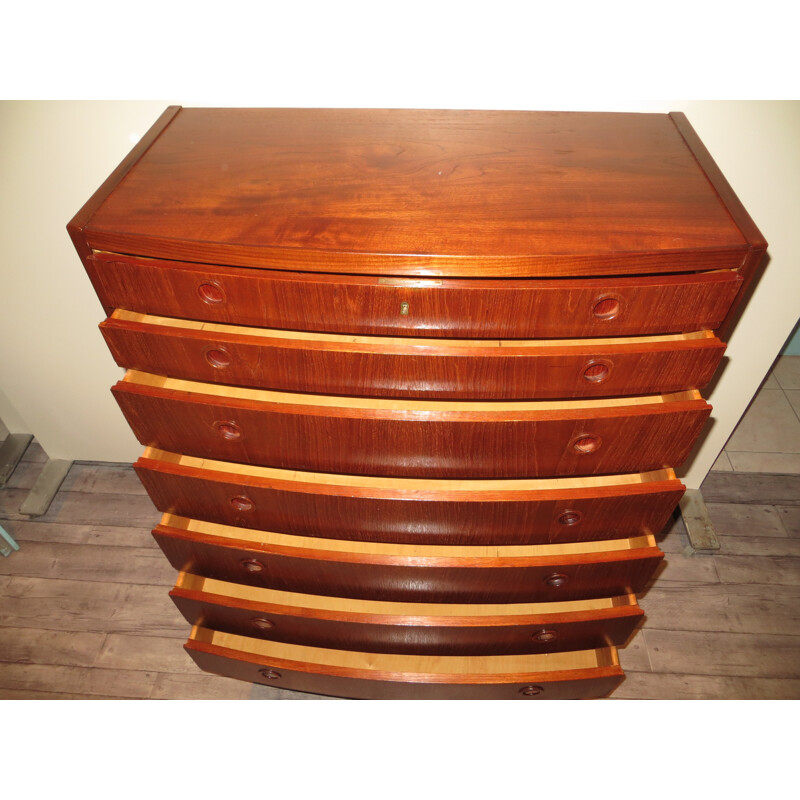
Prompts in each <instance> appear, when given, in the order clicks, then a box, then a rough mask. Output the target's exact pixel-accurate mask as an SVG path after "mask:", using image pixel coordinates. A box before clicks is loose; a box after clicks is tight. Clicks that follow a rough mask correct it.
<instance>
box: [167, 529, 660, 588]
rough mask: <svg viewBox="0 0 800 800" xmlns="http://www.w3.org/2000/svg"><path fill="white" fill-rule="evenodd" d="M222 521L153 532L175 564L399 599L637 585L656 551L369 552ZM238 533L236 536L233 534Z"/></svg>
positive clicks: (283, 584)
mask: <svg viewBox="0 0 800 800" xmlns="http://www.w3.org/2000/svg"><path fill="white" fill-rule="evenodd" d="M219 527H221V526H219ZM228 530H229V531H232V533H229V534H228V535H225V536H221V535H218V534H209V533H207V532H200V531H198V530H187V529H181V528H173V527H171V526H169V525H164V524H162V525H159V526H158V527H157V528H155V530H154V531H153V536H154V537H155V539H156V541H157V542H158V544H159V546H160V547H161V549H162V550H163V552H164V554H165V555H166V557H167V558H168V560H169V562H170V563H171V564H172V566H173V567H175V569H177V570H178V571H179V572H191V573H192V574H195V575H201V576H204V577H208V578H215V579H216V580H222V581H230V582H232V583H241V584H245V585H249V586H260V587H265V588H269V589H278V590H280V591H287V592H301V593H304V594H319V595H334V596H337V597H353V598H360V599H365V600H391V601H401V602H405V601H408V602H428V603H530V602H550V601H557V600H581V599H589V598H599V597H612V596H616V595H623V594H629V593H630V592H639V591H642V590H643V589H644V587H645V586H646V585H647V583H648V581H649V580H650V578H651V577H652V575H653V573H654V572H655V570H656V568H657V567H658V565H659V563H660V562H661V559H662V558H663V553H662V552H661V551H660V550H659V549H658V547H656V546H655V544H641V545H638V546H636V547H628V548H627V549H623V547H622V545H620V549H613V550H606V551H599V552H592V553H567V554H564V553H554V554H552V555H542V554H540V553H538V551H530V550H526V548H514V549H515V550H519V551H522V552H521V553H517V552H515V553H513V554H509V555H507V556H498V555H496V553H497V548H487V549H486V551H488V552H483V553H482V552H481V551H482V550H483V549H482V548H474V547H465V548H454V549H458V550H463V551H464V552H463V553H459V554H456V555H439V554H438V552H441V550H439V551H438V552H437V549H436V548H435V547H431V548H427V547H417V548H408V549H406V550H402V549H400V550H397V551H396V552H395V551H380V552H378V553H374V552H365V551H363V550H359V549H357V548H356V547H355V543H353V547H351V548H350V549H349V550H341V549H327V548H326V547H325V546H323V545H320V544H318V543H319V542H324V541H325V540H314V539H305V538H304V537H281V540H282V541H285V540H286V539H295V540H296V541H295V542H292V543H291V544H285V543H284V544H272V543H264V542H263V541H252V539H246V538H245V536H246V534H245V533H244V532H241V531H239V532H237V530H236V529H228ZM237 533H238V535H239V536H240V537H241V538H238V539H237V538H235V537H236V535H237ZM255 534H256V535H257V537H258V538H261V539H262V540H263V539H266V538H274V537H267V536H266V534H265V532H263V531H258V532H255ZM624 541H625V542H628V541H629V540H624ZM634 541H635V540H634ZM387 547H388V546H387ZM394 547H396V548H399V547H401V546H399V545H394ZM530 552H536V553H537V554H536V555H529V554H528V553H530Z"/></svg>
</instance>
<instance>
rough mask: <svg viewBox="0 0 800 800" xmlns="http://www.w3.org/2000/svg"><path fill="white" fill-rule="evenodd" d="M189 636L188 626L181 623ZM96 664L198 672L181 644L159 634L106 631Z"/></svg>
mask: <svg viewBox="0 0 800 800" xmlns="http://www.w3.org/2000/svg"><path fill="white" fill-rule="evenodd" d="M184 630H185V633H186V636H185V637H184V638H185V639H188V638H189V630H190V629H189V626H188V625H186V627H185V629H184ZM96 666H98V667H103V668H104V669H139V670H145V671H153V672H177V673H180V674H186V675H201V674H202V672H201V670H200V669H199V667H198V666H197V665H196V664H195V663H194V661H192V659H191V658H190V656H189V655H188V654H187V653H186V651H185V650H184V649H183V647H182V646H181V645H179V644H178V643H177V642H176V641H175V640H174V639H169V638H166V637H163V636H142V635H139V636H131V635H128V634H123V633H110V634H108V636H107V638H106V640H105V642H104V644H103V648H102V651H101V652H100V653H99V655H98V657H97V661H96Z"/></svg>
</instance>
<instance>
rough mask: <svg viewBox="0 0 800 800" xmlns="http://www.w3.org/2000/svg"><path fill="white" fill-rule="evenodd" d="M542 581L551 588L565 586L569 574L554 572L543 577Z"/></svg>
mask: <svg viewBox="0 0 800 800" xmlns="http://www.w3.org/2000/svg"><path fill="white" fill-rule="evenodd" d="M544 582H545V583H546V584H547V585H548V586H550V587H552V588H553V589H558V588H560V587H561V586H566V584H567V583H569V576H568V575H564V574H563V573H561V572H554V573H553V574H552V575H548V576H547V577H546V578H545V579H544Z"/></svg>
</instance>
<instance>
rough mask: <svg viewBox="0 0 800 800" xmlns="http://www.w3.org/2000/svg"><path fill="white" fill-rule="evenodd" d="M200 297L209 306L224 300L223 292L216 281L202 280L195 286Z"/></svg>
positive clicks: (216, 304)
mask: <svg viewBox="0 0 800 800" xmlns="http://www.w3.org/2000/svg"><path fill="white" fill-rule="evenodd" d="M197 294H198V296H199V297H200V299H201V300H202V301H203V302H204V303H206V304H207V305H210V306H218V305H219V304H220V303H224V302H225V292H224V290H223V288H222V285H221V284H220V283H219V282H218V281H203V282H202V283H201V284H199V285H198V287H197Z"/></svg>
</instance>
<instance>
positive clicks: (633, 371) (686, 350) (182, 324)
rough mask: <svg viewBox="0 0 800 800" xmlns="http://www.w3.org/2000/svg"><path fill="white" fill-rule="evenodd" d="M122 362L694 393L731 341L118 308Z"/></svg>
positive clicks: (589, 390) (370, 384)
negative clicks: (477, 332)
mask: <svg viewBox="0 0 800 800" xmlns="http://www.w3.org/2000/svg"><path fill="white" fill-rule="evenodd" d="M100 327H101V329H102V331H103V335H104V336H105V339H106V342H107V343H108V346H109V348H110V350H111V353H112V354H113V356H114V358H115V359H116V361H117V363H118V364H119V365H120V366H123V367H127V368H130V369H136V370H145V371H147V372H154V373H157V374H159V375H168V376H170V377H173V378H185V379H189V380H198V381H205V382H211V383H224V384H232V385H236V386H253V387H257V388H268V389H277V390H280V391H289V392H319V393H323V394H338V395H355V396H369V397H417V398H430V397H431V396H433V395H437V396H439V397H441V398H450V399H458V398H466V399H471V400H480V399H498V400H502V399H510V400H513V399H536V398H570V397H608V396H617V395H634V394H647V393H651V392H676V391H681V390H684V389H696V388H700V387H702V386H705V384H706V383H707V382H708V381H709V380H710V379H711V376H712V375H713V373H714V370H715V369H716V367H717V365H718V364H719V361H720V359H721V358H722V354H723V352H724V350H725V346H724V345H723V344H722V342H720V341H719V339H717V338H716V337H714V336H713V335H712V334H711V333H710V332H708V331H701V332H697V333H689V334H678V335H665V336H651V337H639V338H637V339H585V340H582V339H577V340H558V339H555V340H520V341H508V340H506V341H492V340H479V339H473V340H466V339H465V340H452V339H450V340H448V339H410V338H405V339H391V338H388V339H387V338H385V337H384V338H381V337H376V336H372V337H368V336H364V337H352V336H342V335H335V334H321V333H317V334H314V333H295V332H285V331H278V330H271V329H263V328H262V329H260V328H243V327H235V326H230V325H215V324H213V323H204V322H195V321H191V320H180V319H172V318H167V317H153V316H147V315H145V314H138V313H135V312H129V311H122V310H117V311H115V312H114V314H113V315H112V317H110V318H109V319H108V320H106V321H105V322H104V323H102V325H101V326H100Z"/></svg>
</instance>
